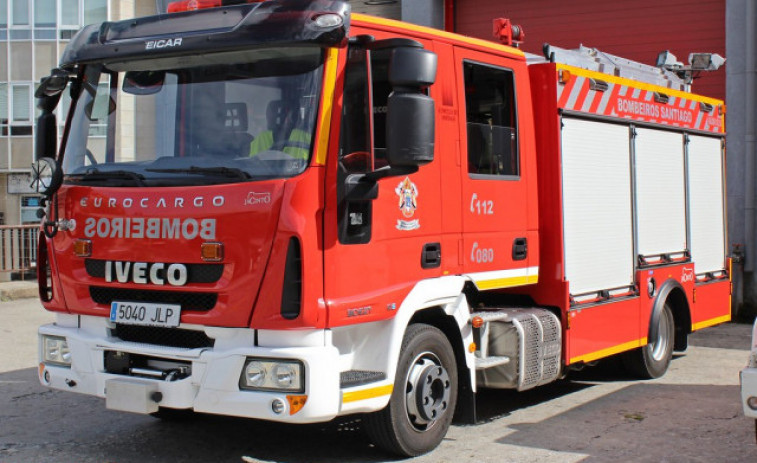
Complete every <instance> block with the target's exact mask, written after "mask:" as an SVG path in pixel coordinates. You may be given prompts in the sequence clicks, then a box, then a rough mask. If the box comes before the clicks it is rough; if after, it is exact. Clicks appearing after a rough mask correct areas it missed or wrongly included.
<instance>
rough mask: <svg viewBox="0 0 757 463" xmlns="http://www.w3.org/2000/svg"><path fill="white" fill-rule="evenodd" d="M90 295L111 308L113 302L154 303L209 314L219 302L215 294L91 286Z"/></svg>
mask: <svg viewBox="0 0 757 463" xmlns="http://www.w3.org/2000/svg"><path fill="white" fill-rule="evenodd" d="M89 295H90V297H91V298H92V300H93V301H95V302H96V303H97V304H101V305H107V306H110V304H111V302H113V301H119V302H121V301H122V302H154V303H158V304H160V303H164V304H179V305H180V306H181V309H182V310H196V311H203V312H207V311H209V310H212V309H213V307H215V305H216V303H217V302H218V294H215V293H188V292H179V291H153V290H147V289H121V288H104V287H101V286H90V287H89Z"/></svg>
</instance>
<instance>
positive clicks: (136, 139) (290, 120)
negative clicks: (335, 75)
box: [63, 47, 323, 186]
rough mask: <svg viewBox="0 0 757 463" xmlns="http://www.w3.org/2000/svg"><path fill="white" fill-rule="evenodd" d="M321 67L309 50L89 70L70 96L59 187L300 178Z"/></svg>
mask: <svg viewBox="0 0 757 463" xmlns="http://www.w3.org/2000/svg"><path fill="white" fill-rule="evenodd" d="M322 66H323V51H322V50H321V49H319V48H314V47H308V48H306V47H302V48H297V47H289V48H272V49H264V50H254V51H250V50H248V51H244V52H235V53H221V54H214V55H200V56H192V57H178V58H167V59H161V60H154V59H153V60H143V61H133V62H123V63H110V64H97V65H89V66H87V67H86V68H84V70H83V78H82V80H81V82H77V83H75V84H74V85H73V90H72V93H73V94H74V95H76V94H77V93H78V98H77V99H76V101H75V102H74V107H73V111H74V114H73V117H72V119H71V123H70V127H69V129H68V137H67V139H66V144H65V147H64V161H63V170H64V173H65V175H66V177H65V178H66V181H67V182H69V183H88V184H89V183H92V182H95V183H100V184H107V185H109V186H114V185H115V186H118V185H122V186H176V185H191V184H210V183H228V182H240V181H249V180H260V179H270V178H285V177H291V176H293V175H297V174H299V173H302V172H303V171H304V170H305V168H306V167H307V165H308V161H309V159H310V157H311V153H312V147H313V138H314V136H313V132H314V130H315V121H316V116H317V114H316V113H317V108H318V100H319V95H320V91H321V78H322Z"/></svg>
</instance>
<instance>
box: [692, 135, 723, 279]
mask: <svg viewBox="0 0 757 463" xmlns="http://www.w3.org/2000/svg"><path fill="white" fill-rule="evenodd" d="M687 161H688V181H689V211H690V212H689V213H690V216H691V219H690V224H691V225H690V226H691V257H692V260H693V261H694V268H695V271H696V273H697V274H698V275H701V274H704V273H708V272H720V271H723V270H725V264H726V242H725V213H724V211H725V207H724V206H725V201H724V199H723V194H724V189H723V149H722V144H721V140H720V138H713V137H703V136H698V135H693V136H691V137H690V141H689V145H688V158H687Z"/></svg>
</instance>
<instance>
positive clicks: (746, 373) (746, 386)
mask: <svg viewBox="0 0 757 463" xmlns="http://www.w3.org/2000/svg"><path fill="white" fill-rule="evenodd" d="M750 397H757V368H750V367H747V368H744V369H743V370H741V405H742V406H743V407H744V415H745V416H746V417H748V418H756V419H757V410H753V409H752V408H750V407H749V405H747V400H748V399H749V398H750Z"/></svg>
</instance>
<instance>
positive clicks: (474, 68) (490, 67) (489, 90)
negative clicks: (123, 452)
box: [455, 48, 538, 290]
mask: <svg viewBox="0 0 757 463" xmlns="http://www.w3.org/2000/svg"><path fill="white" fill-rule="evenodd" d="M455 62H456V67H457V70H456V72H457V80H458V84H457V88H458V101H459V102H460V104H461V111H460V112H461V115H464V119H463V121H462V123H461V124H460V140H461V143H460V144H461V150H462V152H463V153H462V158H463V159H462V163H461V164H462V171H461V181H462V193H463V198H462V202H463V208H462V223H463V240H462V243H463V245H462V247H463V252H462V257H463V261H464V264H463V271H464V273H465V274H467V275H468V276H469V277H470V278H471V279H472V280H473V282H474V283H475V284H476V286H477V287H478V288H479V289H480V290H486V289H497V288H507V287H511V286H520V285H524V284H529V283H534V282H536V280H537V278H538V276H537V275H538V267H536V265H537V262H538V260H537V259H536V258H537V257H538V256H537V255H536V252H537V249H538V242H537V240H538V235H537V231H536V228H537V226H536V222H535V217H529V213H531V214H534V215H535V214H536V208H535V207H530V203H531V202H533V203H535V202H536V195H535V194H529V191H530V188H529V185H528V182H527V180H528V179H529V174H531V172H530V170H531V165H530V163H529V162H527V160H528V159H529V158H530V159H533V151H532V150H533V148H532V145H531V141H530V136H528V135H527V134H529V133H530V132H531V130H532V125H531V122H530V121H529V120H528V117H525V116H526V115H529V116H530V114H531V113H530V108H519V107H518V99H517V98H516V95H517V94H518V91H519V87H520V91H521V92H523V91H525V92H527V91H528V88H529V83H528V81H527V74H526V72H527V71H526V67H525V63H523V62H516V61H515V60H510V59H507V58H504V57H498V56H493V55H490V54H486V53H480V52H475V51H471V50H467V49H462V48H457V49H456V50H455ZM529 103H530V100H528V99H526V104H525V105H524V106H527V105H528V104H529ZM519 111H520V113H519ZM461 119H462V118H461ZM529 152H530V154H528V153H529Z"/></svg>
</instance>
